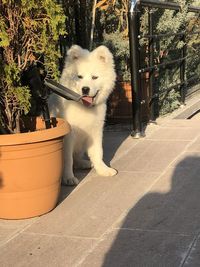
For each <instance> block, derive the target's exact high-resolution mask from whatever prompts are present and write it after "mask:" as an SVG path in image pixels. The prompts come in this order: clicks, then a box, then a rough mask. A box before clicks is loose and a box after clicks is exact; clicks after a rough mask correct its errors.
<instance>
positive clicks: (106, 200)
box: [25, 172, 159, 238]
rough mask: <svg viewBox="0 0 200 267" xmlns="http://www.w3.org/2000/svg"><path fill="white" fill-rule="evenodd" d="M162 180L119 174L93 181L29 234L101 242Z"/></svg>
mask: <svg viewBox="0 0 200 267" xmlns="http://www.w3.org/2000/svg"><path fill="white" fill-rule="evenodd" d="M158 176H159V173H151V172H149V173H146V172H135V173H133V172H131V173H130V172H119V174H118V175H117V176H114V177H93V178H92V179H90V180H88V181H87V182H85V183H84V184H83V185H82V186H80V187H79V189H78V190H76V192H75V193H73V194H71V195H70V196H69V197H68V198H67V199H66V200H65V201H63V202H62V203H61V204H60V205H59V206H58V207H57V208H56V209H55V210H53V211H52V212H51V213H49V214H46V215H44V216H42V217H41V218H40V220H39V221H37V222H35V223H34V224H33V225H32V226H30V227H29V228H28V229H27V230H26V231H25V232H31V233H44V234H56V235H67V236H76V237H90V238H100V237H101V236H102V234H103V233H104V232H105V231H106V230H107V229H108V228H109V227H111V226H112V224H113V222H114V221H115V220H117V219H118V218H119V216H121V214H122V213H123V212H124V211H125V210H128V209H130V208H131V207H132V205H134V203H137V201H138V199H140V198H141V197H142V195H143V190H145V189H146V190H148V189H149V187H150V186H151V185H152V184H153V183H154V181H155V180H156V179H157V178H158ZM55 222H56V223H55Z"/></svg>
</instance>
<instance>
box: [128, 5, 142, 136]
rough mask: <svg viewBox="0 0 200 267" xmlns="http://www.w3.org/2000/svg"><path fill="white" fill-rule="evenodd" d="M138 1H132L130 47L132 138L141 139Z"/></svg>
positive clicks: (129, 16)
mask: <svg viewBox="0 0 200 267" xmlns="http://www.w3.org/2000/svg"><path fill="white" fill-rule="evenodd" d="M137 3H138V1H131V8H130V10H129V13H128V18H129V45H130V67H131V87H132V112H133V116H132V118H133V132H132V133H131V136H133V137H135V138H140V137H141V136H142V121H141V96H140V84H141V80H140V73H139V62H140V58H139V40H138V36H139V9H138V6H137Z"/></svg>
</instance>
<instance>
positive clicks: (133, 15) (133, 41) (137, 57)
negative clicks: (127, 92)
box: [129, 0, 200, 138]
mask: <svg viewBox="0 0 200 267" xmlns="http://www.w3.org/2000/svg"><path fill="white" fill-rule="evenodd" d="M144 7H146V8H148V9H149V12H148V34H145V35H141V33H140V17H141V13H142V12H141V11H142V8H144ZM154 8H158V9H162V10H163V9H170V10H175V11H177V12H180V11H181V6H180V5H179V4H176V3H171V2H160V1H157V0H132V1H131V5H130V10H129V41H130V59H131V85H132V98H133V101H132V107H133V132H132V136H133V137H136V138H139V137H141V136H142V134H143V125H142V124H143V120H142V117H143V116H142V115H143V114H142V105H143V104H144V102H145V100H144V99H143V95H142V90H141V84H142V74H143V73H147V72H148V73H149V80H148V90H149V92H148V95H149V100H148V102H149V103H148V105H149V106H150V109H149V113H150V114H149V120H150V121H155V119H156V116H157V115H156V114H157V113H156V109H157V106H158V103H157V102H156V101H155V100H156V99H157V100H158V98H159V91H158V90H157V89H155V88H156V87H155V86H154V83H155V81H154V80H155V78H154V77H155V72H156V71H158V70H161V69H162V70H163V69H164V70H165V69H166V68H169V67H172V66H173V67H174V66H176V67H177V66H178V67H179V70H180V76H179V77H180V79H179V81H178V82H177V83H176V84H173V85H172V86H169V87H167V88H166V92H167V91H170V90H172V89H174V88H178V90H180V98H181V103H182V104H184V103H185V94H186V87H187V84H188V83H189V81H190V80H192V78H190V79H187V77H186V60H187V59H188V54H187V42H186V36H189V35H194V34H199V33H200V31H186V29H185V30H183V29H182V30H180V32H177V33H166V34H155V33H154V30H153V12H151V10H152V9H154ZM188 12H194V13H197V15H198V16H199V15H200V7H194V6H190V7H188ZM171 36H177V37H179V38H180V40H182V41H183V43H184V45H183V47H182V48H181V53H180V57H179V58H175V59H171V60H168V61H167V62H162V63H158V64H155V60H154V59H155V57H154V53H155V52H154V43H155V42H156V41H157V42H159V41H160V40H161V39H162V38H167V37H171ZM142 38H145V39H147V40H148V44H149V47H148V53H149V58H148V66H145V67H142V64H141V47H140V39H142Z"/></svg>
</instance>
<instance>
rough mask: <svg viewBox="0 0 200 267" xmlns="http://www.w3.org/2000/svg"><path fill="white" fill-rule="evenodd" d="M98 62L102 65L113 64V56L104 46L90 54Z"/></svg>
mask: <svg viewBox="0 0 200 267" xmlns="http://www.w3.org/2000/svg"><path fill="white" fill-rule="evenodd" d="M92 53H93V54H94V55H95V56H96V57H97V58H98V59H99V60H100V61H102V62H103V63H108V62H113V55H112V53H111V52H110V50H109V49H108V48H107V47H106V46H104V45H101V46H99V47H97V48H96V49H94V50H93V52H92Z"/></svg>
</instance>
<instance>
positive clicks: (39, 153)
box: [0, 118, 70, 219]
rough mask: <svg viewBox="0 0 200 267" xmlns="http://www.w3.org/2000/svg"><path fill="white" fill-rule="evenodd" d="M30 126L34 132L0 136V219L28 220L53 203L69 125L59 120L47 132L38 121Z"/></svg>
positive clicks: (47, 209)
mask: <svg viewBox="0 0 200 267" xmlns="http://www.w3.org/2000/svg"><path fill="white" fill-rule="evenodd" d="M34 124H35V128H36V129H37V131H34V132H28V133H19V134H10V135H1V136H0V218H4V219H22V218H30V217H34V216H38V215H42V214H44V213H47V212H49V211H50V210H52V209H53V208H54V207H55V206H56V204H57V201H58V196H59V192H60V184H61V175H62V169H63V156H62V152H63V137H64V135H66V134H67V133H69V132H70V126H69V124H68V123H67V122H65V121H64V120H62V119H56V127H54V128H51V129H45V126H44V122H43V120H42V119H41V118H37V119H35V121H34ZM33 128H34V127H33Z"/></svg>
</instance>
